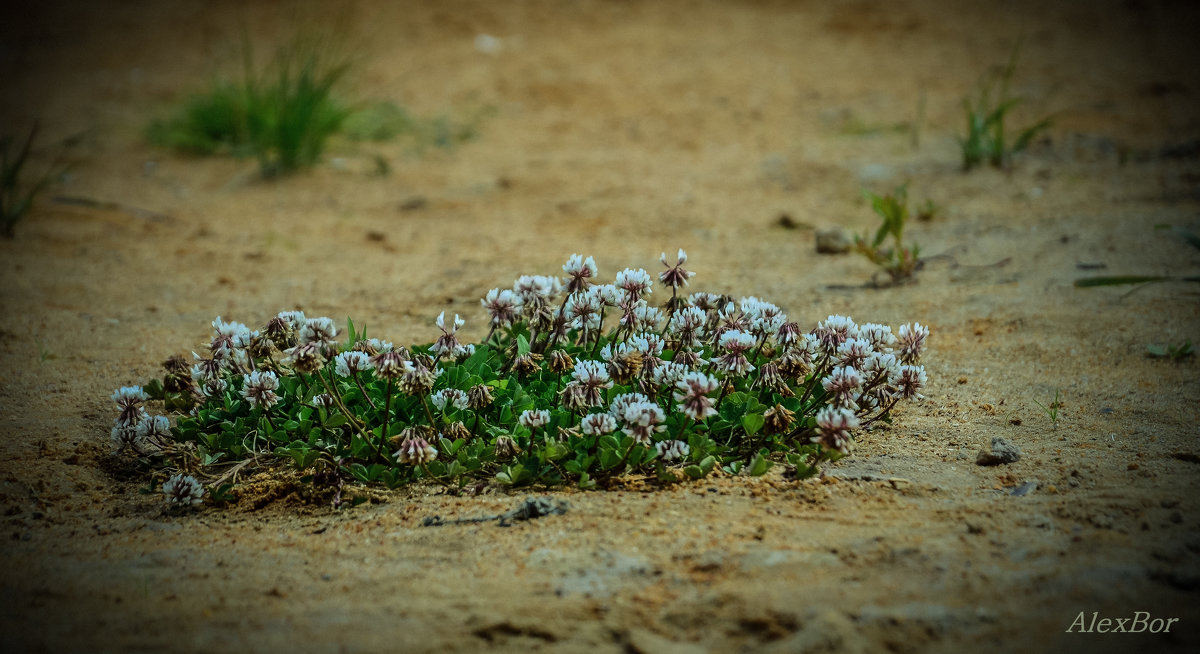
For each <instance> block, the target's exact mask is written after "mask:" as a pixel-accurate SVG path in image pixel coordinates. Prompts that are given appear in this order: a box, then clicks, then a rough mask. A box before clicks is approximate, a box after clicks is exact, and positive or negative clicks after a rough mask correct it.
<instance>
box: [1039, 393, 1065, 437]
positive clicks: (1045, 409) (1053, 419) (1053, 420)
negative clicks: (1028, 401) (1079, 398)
mask: <svg viewBox="0 0 1200 654" xmlns="http://www.w3.org/2000/svg"><path fill="white" fill-rule="evenodd" d="M1033 403H1034V404H1036V405H1038V406H1039V407H1040V408H1041V409H1042V413H1044V414H1046V417H1047V418H1049V419H1050V424H1051V425H1052V426H1053V427H1054V428H1055V429H1058V410H1059V409H1060V408H1062V400H1061V399H1059V389H1055V390H1054V401H1052V402H1051V403H1050V404H1049V406H1047V405H1045V404H1042V403H1041V402H1038V401H1037V400H1034V401H1033Z"/></svg>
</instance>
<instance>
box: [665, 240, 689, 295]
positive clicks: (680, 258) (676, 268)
mask: <svg viewBox="0 0 1200 654" xmlns="http://www.w3.org/2000/svg"><path fill="white" fill-rule="evenodd" d="M658 260H659V261H661V262H662V265H664V266H666V267H667V269H666V270H664V271H662V272H660V273H658V281H660V282H662V283H663V285H664V286H666V287H667V288H679V287H681V286H687V284H688V280H689V279H691V278H692V277H694V276H695V275H696V273H694V272H690V271H688V270H684V269H683V264H685V263H687V252H684V251H683V248H680V249H679V253H678V254H677V255H676V256H675V265H673V266H672V265H671V264H669V263H667V253H666V252H663V253H662V256H660V257H659V258H658Z"/></svg>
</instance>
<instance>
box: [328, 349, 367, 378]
mask: <svg viewBox="0 0 1200 654" xmlns="http://www.w3.org/2000/svg"><path fill="white" fill-rule="evenodd" d="M374 367H375V366H374V364H372V363H371V357H370V356H368V355H367V353H366V352H359V351H357V350H350V351H349V352H342V353H341V354H339V355H337V356H336V357H334V358H333V370H334V372H336V373H337V374H338V375H340V376H342V377H353V376H355V375H357V374H358V373H360V372H365V371H367V370H370V369H371V368H374Z"/></svg>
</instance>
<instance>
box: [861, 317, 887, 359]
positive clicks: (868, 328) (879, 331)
mask: <svg viewBox="0 0 1200 654" xmlns="http://www.w3.org/2000/svg"><path fill="white" fill-rule="evenodd" d="M858 337H859V338H861V339H865V340H867V341H869V342H870V343H871V347H873V348H875V350H877V351H879V352H883V353H887V352H891V351H892V348H893V347H895V345H896V336H895V335H894V334H892V328H891V327H888V326H887V325H880V324H878V323H874V322H868V323H865V324H862V325H859V326H858Z"/></svg>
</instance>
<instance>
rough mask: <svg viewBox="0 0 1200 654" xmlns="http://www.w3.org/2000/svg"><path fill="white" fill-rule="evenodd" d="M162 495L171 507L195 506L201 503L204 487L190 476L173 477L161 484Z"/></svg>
mask: <svg viewBox="0 0 1200 654" xmlns="http://www.w3.org/2000/svg"><path fill="white" fill-rule="evenodd" d="M162 491H163V495H166V497H167V504H170V505H171V506H173V507H191V506H197V505H199V504H200V502H202V501H203V499H202V498H203V497H204V486H202V485H201V484H200V482H198V481H196V478H195V477H193V476H191V475H174V476H172V477H171V478H170V479H168V480H167V481H166V483H164V484H163V487H162Z"/></svg>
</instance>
